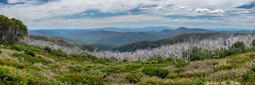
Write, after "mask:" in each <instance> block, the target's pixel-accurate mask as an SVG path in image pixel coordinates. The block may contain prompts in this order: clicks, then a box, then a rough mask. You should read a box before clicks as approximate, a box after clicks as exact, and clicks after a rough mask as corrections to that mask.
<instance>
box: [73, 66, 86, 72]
mask: <svg viewBox="0 0 255 85" xmlns="http://www.w3.org/2000/svg"><path fill="white" fill-rule="evenodd" d="M71 68H72V70H73V71H74V72H82V71H88V70H90V69H89V68H88V67H81V66H75V67H71Z"/></svg>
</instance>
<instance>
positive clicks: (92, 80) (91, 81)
mask: <svg viewBox="0 0 255 85" xmlns="http://www.w3.org/2000/svg"><path fill="white" fill-rule="evenodd" d="M59 80H60V81H62V82H64V83H68V84H72V85H77V84H88V85H104V84H105V82H104V79H103V78H101V77H98V76H89V75H86V76H84V75H80V74H70V75H66V76H63V77H59Z"/></svg>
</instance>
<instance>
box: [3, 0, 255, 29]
mask: <svg viewBox="0 0 255 85" xmlns="http://www.w3.org/2000/svg"><path fill="white" fill-rule="evenodd" d="M0 15H5V16H8V17H9V18H17V19H20V20H22V21H23V22H24V24H26V25H27V26H28V28H29V29H89V28H102V27H119V28H136V27H150V26H168V27H176V28H177V27H189V28H204V29H212V28H214V29H215V28H219V29H223V28H224V29H255V0H0Z"/></svg>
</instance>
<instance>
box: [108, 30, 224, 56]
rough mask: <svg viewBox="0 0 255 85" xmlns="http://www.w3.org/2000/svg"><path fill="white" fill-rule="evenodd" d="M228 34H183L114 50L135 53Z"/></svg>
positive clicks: (140, 42) (136, 43)
mask: <svg viewBox="0 0 255 85" xmlns="http://www.w3.org/2000/svg"><path fill="white" fill-rule="evenodd" d="M224 35H226V34H223V33H218V32H208V33H187V34H181V35H177V36H173V37H171V38H168V39H163V40H155V41H139V42H135V43H131V44H128V45H123V46H120V47H117V48H113V49H112V50H113V51H120V52H134V51H136V50H143V49H153V48H157V47H160V46H163V45H171V44H176V43H180V42H185V41H189V40H191V39H194V40H203V39H217V38H219V37H222V36H224Z"/></svg>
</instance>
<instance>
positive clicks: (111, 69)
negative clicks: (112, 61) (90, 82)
mask: <svg viewBox="0 0 255 85" xmlns="http://www.w3.org/2000/svg"><path fill="white" fill-rule="evenodd" d="M102 72H107V73H108V74H111V73H120V72H122V69H121V68H119V67H107V68H104V69H102Z"/></svg>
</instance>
